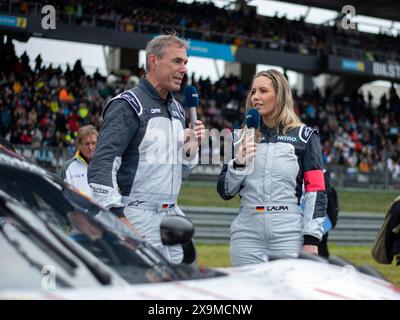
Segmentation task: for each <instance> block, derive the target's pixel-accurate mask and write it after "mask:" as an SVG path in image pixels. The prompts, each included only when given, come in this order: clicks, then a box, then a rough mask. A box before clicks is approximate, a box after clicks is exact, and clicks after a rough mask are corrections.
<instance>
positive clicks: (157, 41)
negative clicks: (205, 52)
mask: <svg viewBox="0 0 400 320" xmlns="http://www.w3.org/2000/svg"><path fill="white" fill-rule="evenodd" d="M170 44H177V45H178V47H179V48H185V49H186V50H187V49H188V48H189V44H188V42H187V41H186V40H184V39H182V38H179V37H178V36H177V35H176V34H175V33H174V34H164V35H160V36H157V37H155V38H154V39H152V40H151V41H149V43H148V44H147V46H146V73H148V72H149V71H150V64H149V55H150V54H154V55H155V56H156V57H157V58H159V59H160V58H162V56H163V54H164V49H165V47H166V46H168V45H170Z"/></svg>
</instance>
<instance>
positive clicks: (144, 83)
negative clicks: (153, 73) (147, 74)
mask: <svg viewBox="0 0 400 320" xmlns="http://www.w3.org/2000/svg"><path fill="white" fill-rule="evenodd" d="M138 86H139V87H140V88H141V89H143V90H144V91H146V92H147V93H148V94H149V95H150V96H151V97H152V98H153V99H154V100H156V101H157V102H160V103H162V104H165V103H166V104H170V102H171V100H172V98H173V95H172V93H171V91H168V94H167V98H166V99H163V98H162V97H161V96H160V94H159V93H158V91H157V90H156V88H154V86H153V85H152V84H151V82H150V81H149V80H147V79H146V78H144V79H142V80H140V82H139V84H138Z"/></svg>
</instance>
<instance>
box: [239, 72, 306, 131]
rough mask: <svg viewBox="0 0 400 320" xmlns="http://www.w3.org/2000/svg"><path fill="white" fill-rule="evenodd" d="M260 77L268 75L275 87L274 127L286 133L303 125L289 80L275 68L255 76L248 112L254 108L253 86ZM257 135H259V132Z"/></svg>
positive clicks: (248, 99)
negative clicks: (295, 109)
mask: <svg viewBox="0 0 400 320" xmlns="http://www.w3.org/2000/svg"><path fill="white" fill-rule="evenodd" d="M258 77H267V78H268V79H270V80H271V82H272V84H273V86H274V88H275V94H276V105H275V108H274V110H273V112H272V115H271V120H272V123H273V125H274V127H277V128H278V130H281V129H282V132H283V134H286V133H287V132H288V131H289V130H291V129H293V128H296V127H300V126H302V125H303V123H302V122H301V121H300V119H299V117H298V116H297V115H296V113H295V112H294V106H293V96H292V91H291V90H290V86H289V82H288V81H287V79H286V78H285V76H284V75H283V74H282V73H281V72H279V71H277V70H274V69H270V70H266V71H261V72H259V73H257V74H256V75H255V76H254V77H253V80H252V82H251V86H250V89H249V93H248V95H247V98H246V112H247V111H248V110H249V109H250V108H252V105H251V88H252V87H253V84H254V80H255V79H257V78H258ZM258 131H259V130H258ZM257 136H259V132H258V134H257Z"/></svg>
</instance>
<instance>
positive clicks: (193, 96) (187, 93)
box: [183, 86, 199, 128]
mask: <svg viewBox="0 0 400 320" xmlns="http://www.w3.org/2000/svg"><path fill="white" fill-rule="evenodd" d="M183 95H184V97H185V107H186V108H188V109H189V115H190V123H191V124H192V128H194V126H195V124H196V121H197V113H196V108H197V106H198V105H199V94H198V93H197V89H196V87H194V86H186V87H185V89H184V90H183Z"/></svg>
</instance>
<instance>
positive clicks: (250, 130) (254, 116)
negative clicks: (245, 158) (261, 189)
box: [246, 108, 260, 174]
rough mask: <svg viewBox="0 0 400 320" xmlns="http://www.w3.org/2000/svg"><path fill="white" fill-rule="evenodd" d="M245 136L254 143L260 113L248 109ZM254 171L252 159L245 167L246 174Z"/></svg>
mask: <svg viewBox="0 0 400 320" xmlns="http://www.w3.org/2000/svg"><path fill="white" fill-rule="evenodd" d="M246 126H247V135H248V137H250V138H251V141H254V135H255V131H256V130H257V129H258V128H259V127H260V113H259V112H258V111H257V109H254V108H252V109H249V110H248V111H247V114H246ZM253 169H254V158H251V159H249V164H248V166H247V174H250V173H251V172H252V171H253Z"/></svg>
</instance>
